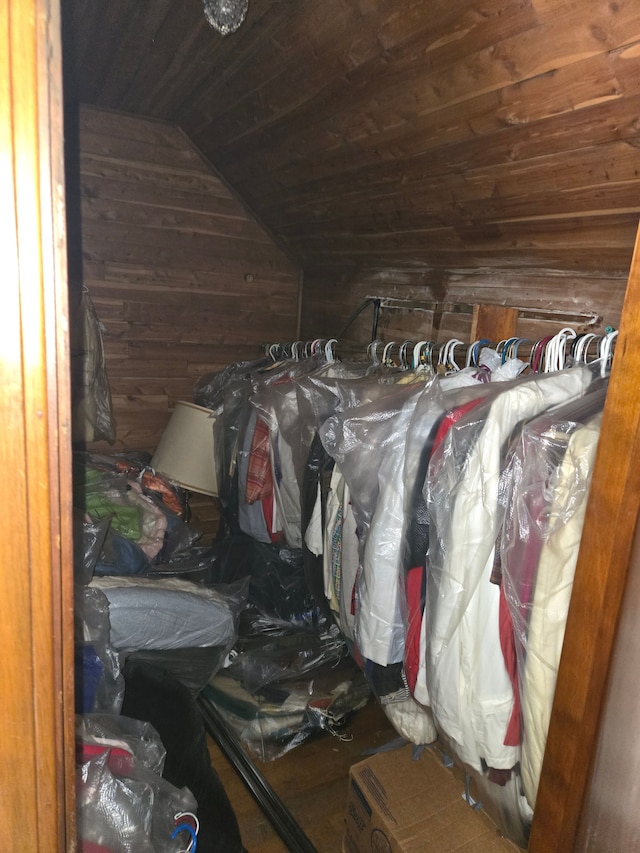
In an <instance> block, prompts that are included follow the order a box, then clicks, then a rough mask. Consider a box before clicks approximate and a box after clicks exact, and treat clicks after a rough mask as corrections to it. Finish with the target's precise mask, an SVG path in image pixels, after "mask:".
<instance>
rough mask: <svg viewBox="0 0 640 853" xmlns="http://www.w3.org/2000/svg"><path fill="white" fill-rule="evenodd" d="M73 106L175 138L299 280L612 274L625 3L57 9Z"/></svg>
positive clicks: (470, 0)
mask: <svg viewBox="0 0 640 853" xmlns="http://www.w3.org/2000/svg"><path fill="white" fill-rule="evenodd" d="M64 5H65V6H66V11H67V13H68V14H67V19H68V24H67V26H66V29H65V36H66V39H67V42H68V44H69V46H70V48H71V50H73V52H74V53H73V55H74V57H75V58H74V60H73V62H74V67H75V69H76V78H77V88H78V97H79V99H80V100H81V101H82V102H85V103H89V104H94V105H97V106H101V107H108V108H113V109H118V110H123V111H128V112H132V113H136V114H139V115H145V116H154V117H157V118H161V119H164V120H167V121H170V122H174V123H176V124H178V125H179V126H180V127H181V128H182V129H183V130H184V131H185V132H186V133H187V134H188V136H189V137H190V138H191V140H192V141H193V142H194V143H195V144H196V145H197V146H198V148H199V149H200V150H201V151H202V152H203V153H204V154H205V155H206V157H207V158H208V159H209V160H210V161H211V163H212V164H213V165H214V166H215V167H216V169H218V171H219V172H220V173H221V175H222V176H223V177H224V179H225V180H226V181H227V182H228V184H229V185H230V186H231V187H233V188H234V189H235V190H237V192H238V193H239V194H240V195H241V197H242V198H243V199H244V200H245V202H246V203H247V204H248V205H249V207H250V208H251V209H252V210H253V211H254V212H255V213H256V215H257V216H258V217H259V218H260V219H261V220H262V222H263V223H264V224H265V225H266V226H267V227H268V228H269V229H270V230H271V231H272V232H273V233H274V234H275V235H276V236H277V237H278V238H279V239H280V241H281V242H282V244H284V245H286V247H287V248H288V250H289V252H290V254H291V256H292V257H294V258H295V259H296V260H297V261H298V262H299V263H300V264H301V265H302V266H303V267H304V268H305V269H306V270H312V269H314V270H318V269H322V270H325V271H327V272H329V271H335V273H336V274H338V273H340V272H344V271H345V270H347V271H348V270H349V269H357V268H360V267H362V266H365V265H366V266H367V267H369V268H371V267H378V268H380V269H385V270H389V269H396V270H401V269H406V270H411V269H413V270H415V269H419V268H421V269H427V268H440V269H447V270H454V269H461V270H464V269H471V268H473V267H476V266H484V267H487V266H494V267H503V268H510V269H512V270H513V268H514V267H515V268H520V267H522V268H525V267H526V268H529V269H532V268H533V269H554V270H561V271H576V270H580V271H582V272H587V273H589V272H592V273H594V274H595V273H596V272H598V273H602V272H604V273H610V274H612V275H621V274H626V272H627V271H628V268H629V263H630V259H631V253H632V248H633V240H634V236H635V231H636V227H637V222H638V218H639V216H640V177H639V175H640V150H639V148H640V3H639V2H638V0H429V2H425V0H322V2H317V0H249V12H248V15H247V19H246V20H245V22H244V24H243V25H242V26H241V28H240V29H239V30H238V31H237V32H236V33H235V34H233V35H230V36H227V37H224V38H223V37H221V36H220V35H219V34H218V33H216V32H215V31H214V30H212V29H211V28H210V27H209V26H208V25H207V23H206V21H205V19H204V16H203V14H202V7H201V3H200V2H199V0H180V2H176V0H153V2H152V3H140V1H139V0H64Z"/></svg>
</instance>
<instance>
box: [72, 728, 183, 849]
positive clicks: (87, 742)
mask: <svg viewBox="0 0 640 853" xmlns="http://www.w3.org/2000/svg"><path fill="white" fill-rule="evenodd" d="M103 723H104V718H103ZM89 725H91V724H89ZM121 735H122V724H121V723H120V722H119V723H117V724H116V726H115V732H114V733H113V735H112V736H111V737H109V733H108V731H107V729H106V727H105V726H104V725H103V726H102V727H101V735H100V736H99V737H98V736H97V735H96V733H95V730H94V731H93V732H91V731H89V730H88V729H85V728H83V725H82V723H81V725H80V726H79V740H80V744H79V747H80V755H81V756H82V757H81V763H80V764H79V765H78V767H77V769H76V805H77V815H78V836H79V842H80V848H81V849H83V848H84V847H89V846H90V845H101V846H102V848H105V849H107V850H109V851H110V853H180V852H181V851H184V849H185V838H184V836H181V837H173V838H172V836H173V835H174V833H175V831H176V829H177V825H176V816H179V815H182V814H184V813H189V814H191V815H193V814H195V812H196V810H197V802H196V800H195V798H194V797H193V795H192V794H191V792H190V791H189V790H188V788H183V789H181V790H179V789H178V788H176V787H174V786H173V785H171V784H170V783H169V782H167V781H166V780H165V779H163V778H162V776H160V775H159V774H158V773H157V772H155V771H154V770H153V769H150V767H149V766H148V765H147V764H146V763H145V762H146V760H147V759H148V758H150V757H151V756H150V753H149V751H148V750H147V751H146V752H145V751H144V750H138V755H139V756H140V757H138V755H136V754H135V753H134V750H133V748H132V747H131V746H130V744H129V743H128V742H127V741H126V740H125V739H123V738H122V736H121ZM187 838H188V836H187Z"/></svg>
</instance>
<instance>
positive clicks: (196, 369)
mask: <svg viewBox="0 0 640 853" xmlns="http://www.w3.org/2000/svg"><path fill="white" fill-rule="evenodd" d="M79 124H80V156H79V158H78V163H79V168H80V177H81V192H82V199H81V203H82V206H81V212H82V253H83V260H84V284H85V285H86V286H87V288H88V290H89V293H90V295H91V297H92V299H93V301H94V305H95V307H96V311H97V313H98V316H99V317H100V319H101V321H102V322H103V324H104V327H105V333H104V349H105V357H106V365H107V372H108V375H109V376H110V377H111V380H112V395H113V406H114V416H115V421H116V432H117V437H116V442H115V444H114V447H115V448H116V449H120V450H123V449H129V450H130V449H135V450H147V451H148V452H153V450H154V449H155V447H156V445H157V443H158V441H159V439H160V437H161V435H162V431H163V429H164V427H165V425H166V423H167V421H168V418H169V415H170V412H171V409H172V407H173V405H174V404H175V402H176V400H178V399H187V400H189V399H191V395H192V392H193V386H194V384H195V382H196V381H197V379H198V378H199V377H200V376H202V375H203V374H204V373H207V372H210V371H213V370H215V369H221V368H222V367H223V366H224V365H226V364H228V363H229V362H231V361H235V360H244V359H250V358H254V357H255V356H256V355H257V354H259V353H260V351H261V350H260V347H261V345H263V344H264V342H265V341H266V340H270V339H271V338H272V335H277V336H278V338H282V339H283V340H287V339H291V338H293V337H294V335H295V329H296V325H297V310H298V287H299V271H298V269H297V268H296V267H295V266H294V265H293V264H292V263H291V261H290V260H289V259H288V258H287V257H286V256H285V255H284V254H283V253H282V251H281V250H280V249H279V248H278V247H276V246H275V245H274V243H273V241H272V240H271V239H270V237H269V236H268V235H267V234H266V232H265V231H264V229H262V228H261V226H260V225H259V224H258V223H256V221H255V220H254V219H253V218H252V217H251V215H250V213H249V212H248V211H247V209H246V208H245V207H244V205H243V204H242V202H240V201H238V200H237V199H236V198H235V197H233V195H232V194H231V193H230V192H229V190H228V189H227V188H226V186H225V185H224V184H223V183H222V182H221V180H220V179H219V178H218V177H217V176H216V175H215V173H214V172H212V170H211V169H210V168H209V167H207V165H206V163H204V161H203V160H202V158H201V156H200V154H199V153H198V152H197V151H196V150H195V149H194V148H193V147H192V146H190V144H189V143H188V141H187V140H186V139H185V137H184V135H183V134H182V133H180V132H179V131H177V130H176V129H175V128H172V127H170V126H169V125H167V124H165V123H162V122H154V121H148V120H144V119H140V118H135V117H132V116H130V115H121V114H119V113H117V112H112V111H103V110H96V109H93V108H88V107H86V108H85V107H83V108H81V110H80V116H79ZM95 447H96V448H97V449H102V450H104V449H106V445H105V443H104V442H97V443H96V444H95Z"/></svg>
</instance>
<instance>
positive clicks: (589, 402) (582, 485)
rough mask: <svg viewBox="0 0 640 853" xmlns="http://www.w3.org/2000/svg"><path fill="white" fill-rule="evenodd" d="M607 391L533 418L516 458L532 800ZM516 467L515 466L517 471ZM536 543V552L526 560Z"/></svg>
mask: <svg viewBox="0 0 640 853" xmlns="http://www.w3.org/2000/svg"><path fill="white" fill-rule="evenodd" d="M604 399H605V391H604V390H603V389H600V390H596V391H595V392H594V393H590V394H588V395H586V396H585V398H584V400H582V401H579V403H577V404H573V405H572V406H569V407H565V408H563V409H562V410H560V411H558V412H556V413H554V414H553V415H551V414H550V415H549V416H548V417H547V418H544V419H538V420H536V421H534V422H532V423H531V424H529V425H527V427H526V429H525V430H523V434H522V437H521V439H520V441H519V442H518V445H517V447H516V449H515V451H514V458H513V460H512V461H511V463H510V465H509V466H508V469H507V472H508V475H509V477H510V480H511V482H510V484H509V489H508V493H507V494H506V495H505V501H506V502H507V504H508V506H509V514H508V515H507V517H506V519H505V524H504V528H503V532H502V539H501V552H502V558H501V561H502V575H503V586H504V588H505V592H506V600H507V601H508V604H509V607H510V610H511V614H512V618H513V625H514V634H515V641H516V642H515V648H516V652H517V656H518V670H519V676H520V693H521V702H522V724H523V744H522V760H521V766H522V781H523V787H524V792H525V795H526V797H527V800H528V802H529V804H530V805H531V807H533V806H534V805H535V800H536V794H537V787H538V780H539V777H540V770H541V767H542V759H543V756H544V749H545V745H546V735H547V730H548V727H549V720H550V717H551V706H552V703H553V695H554V692H555V684H556V677H557V672H558V666H559V662H560V653H561V650H562V642H563V639H564V629H565V625H566V619H567V614H568V608H569V602H570V598H571V589H572V584H573V575H574V572H575V566H576V562H577V558H578V551H579V545H580V538H581V534H582V526H583V522H584V514H585V511H586V504H587V497H588V492H589V484H590V481H591V472H592V470H593V463H594V460H595V453H596V449H597V444H598V438H599V434H600V424H601V419H602V409H603V406H604ZM509 472H510V473H509ZM527 546H529V547H530V548H531V552H532V555H533V558H532V559H530V560H528V561H524V560H522V554H523V551H526V548H527Z"/></svg>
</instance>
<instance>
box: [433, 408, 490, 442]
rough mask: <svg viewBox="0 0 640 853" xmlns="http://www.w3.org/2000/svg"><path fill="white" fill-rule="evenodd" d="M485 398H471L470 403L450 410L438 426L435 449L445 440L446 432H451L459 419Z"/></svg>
mask: <svg viewBox="0 0 640 853" xmlns="http://www.w3.org/2000/svg"><path fill="white" fill-rule="evenodd" d="M482 400H483V398H482V397H480V398H478V399H477V400H470V401H469V402H468V403H463V404H462V405H461V406H458V407H457V408H456V409H453V411H451V412H448V413H447V414H446V415H445V416H444V417H443V418H442V420H441V421H440V426H439V427H438V431H437V432H436V435H435V438H434V439H433V450H432V451H431V452H432V453H433V451H434V450H435V449H436V448H437V447H438V446H439V445H440V444H442V442H443V441H444V438H445V436H446V434H447V433H448V432H449V430H450V429H451V427H452V426H453V425H454V424H456V423H458V421H459V420H462V418H463V417H464V416H465V415H466V414H467V412H470V411H471V409H473V408H475V407H476V406H477V405H478V403H481V402H482Z"/></svg>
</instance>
